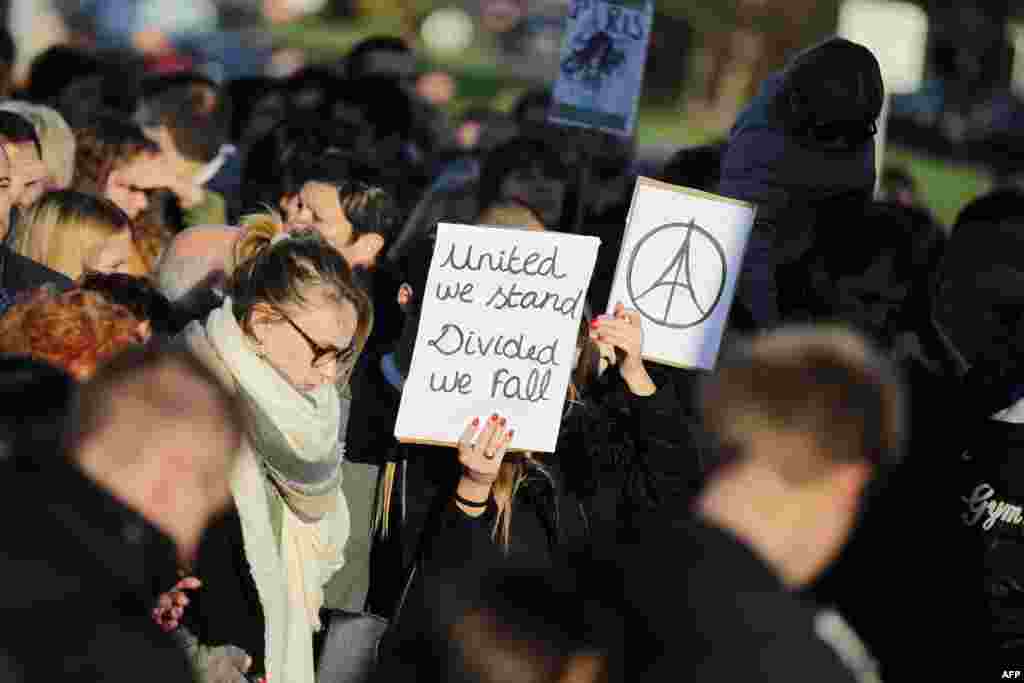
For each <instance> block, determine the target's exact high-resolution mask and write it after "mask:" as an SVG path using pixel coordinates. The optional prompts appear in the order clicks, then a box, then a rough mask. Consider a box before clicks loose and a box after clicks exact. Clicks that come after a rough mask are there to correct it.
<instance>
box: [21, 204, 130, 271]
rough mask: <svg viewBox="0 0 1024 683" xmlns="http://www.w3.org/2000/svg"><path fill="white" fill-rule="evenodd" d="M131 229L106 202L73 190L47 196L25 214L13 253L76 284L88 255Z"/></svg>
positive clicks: (122, 216) (126, 220) (121, 216)
mask: <svg viewBox="0 0 1024 683" xmlns="http://www.w3.org/2000/svg"><path fill="white" fill-rule="evenodd" d="M131 227H132V223H131V220H130V219H129V218H128V216H127V215H126V214H125V213H124V212H123V211H122V210H121V209H119V208H117V206H115V205H114V204H113V203H112V202H110V201H107V200H106V199H100V198H98V197H94V196H92V195H88V194H84V193H81V192H74V191H72V190H58V191H56V192H47V193H46V194H44V195H43V196H42V197H40V198H39V200H38V201H37V202H36V203H35V204H33V205H32V206H30V207H29V208H28V210H27V211H26V212H25V215H24V217H23V219H22V221H21V223H20V224H19V225H18V231H17V235H16V238H15V242H14V249H15V251H17V252H18V253H19V254H21V255H22V256H25V257H27V258H30V259H32V260H33V261H36V262H38V263H42V264H43V265H45V266H46V267H47V268H50V269H51V270H56V271H57V272H59V273H63V274H64V275H66V276H68V277H69V278H71V279H72V280H75V279H77V278H78V276H80V275H81V274H82V270H83V268H82V262H83V260H84V258H85V256H86V255H87V254H89V253H90V252H91V251H92V250H93V249H95V248H96V247H97V246H99V245H100V244H101V243H102V242H103V241H104V240H106V239H109V238H110V237H113V236H114V235H116V234H118V233H120V232H121V231H123V230H131Z"/></svg>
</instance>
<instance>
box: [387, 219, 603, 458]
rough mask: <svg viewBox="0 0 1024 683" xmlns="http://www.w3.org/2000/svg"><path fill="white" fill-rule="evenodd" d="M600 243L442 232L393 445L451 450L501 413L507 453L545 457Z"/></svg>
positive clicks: (442, 228) (486, 230) (477, 230)
mask: <svg viewBox="0 0 1024 683" xmlns="http://www.w3.org/2000/svg"><path fill="white" fill-rule="evenodd" d="M600 244H601V241H600V240H599V239H598V238H596V237H585V236H580V235H568V234H562V233H555V232H543V231H527V230H516V229H511V230H507V229H502V228H491V227H477V226H467V225H449V224H441V225H439V226H438V228H437V242H436V244H435V247H434V255H433V257H432V259H431V262H430V271H429V273H428V275H427V284H426V291H425V292H424V293H423V303H422V308H421V311H420V326H419V331H418V334H417V336H416V347H415V349H414V351H413V355H412V364H411V366H410V369H409V377H408V378H407V379H406V381H405V385H404V386H403V389H402V402H401V405H400V407H399V410H398V420H397V422H396V423H395V437H396V438H397V439H398V440H399V441H403V442H416V443H430V444H440V445H453V444H455V443H457V442H458V439H459V436H460V435H461V434H462V432H463V430H464V429H465V428H466V425H467V424H468V423H469V422H470V421H471V420H472V419H473V418H474V417H479V418H481V420H485V419H487V418H488V417H489V416H490V415H491V414H493V413H498V414H500V415H502V416H503V417H505V418H506V419H507V420H508V422H509V424H510V425H511V426H512V428H513V429H514V430H515V436H514V438H513V441H512V444H511V448H512V449H513V450H526V451H534V452H540V453H550V452H553V451H554V450H555V443H556V441H557V440H558V429H559V425H560V423H561V417H562V409H563V407H564V405H565V399H566V390H567V389H568V385H569V375H570V373H571V372H572V368H573V364H574V362H575V360H576V340H577V337H578V334H579V325H580V318H581V316H582V314H583V307H584V305H585V302H586V297H587V288H588V287H589V286H590V277H591V275H592V274H593V272H594V264H595V262H596V261H597V249H598V247H599V246H600Z"/></svg>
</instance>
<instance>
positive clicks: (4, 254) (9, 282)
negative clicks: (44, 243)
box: [0, 244, 74, 294]
mask: <svg viewBox="0 0 1024 683" xmlns="http://www.w3.org/2000/svg"><path fill="white" fill-rule="evenodd" d="M50 282H52V283H54V284H55V285H57V289H58V290H60V291H65V290H67V289H70V288H71V287H72V286H73V285H74V282H73V281H72V280H71V279H70V278H69V277H68V276H66V275H64V274H63V273H58V272H57V271H55V270H50V269H49V268H47V267H46V266H44V265H43V264H41V263H36V262H35V261H33V260H32V259H29V258H25V257H24V256H22V255H21V254H18V253H17V252H15V251H14V250H12V249H11V248H10V247H8V246H5V245H2V244H0V288H3V289H5V290H6V291H8V292H10V293H11V294H17V293H18V292H23V291H25V290H28V289H35V288H36V287H41V286H43V285H45V284H47V283H50Z"/></svg>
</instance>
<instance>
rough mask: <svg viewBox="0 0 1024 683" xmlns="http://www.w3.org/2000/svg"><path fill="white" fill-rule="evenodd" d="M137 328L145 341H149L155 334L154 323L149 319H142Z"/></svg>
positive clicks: (140, 336)
mask: <svg viewBox="0 0 1024 683" xmlns="http://www.w3.org/2000/svg"><path fill="white" fill-rule="evenodd" d="M135 329H136V330H137V331H138V334H139V338H140V339H142V341H143V343H145V342H148V341H149V338H150V337H152V336H153V324H152V323H151V322H150V321H148V320H143V321H141V322H140V323H139V326H138V327H136V328H135Z"/></svg>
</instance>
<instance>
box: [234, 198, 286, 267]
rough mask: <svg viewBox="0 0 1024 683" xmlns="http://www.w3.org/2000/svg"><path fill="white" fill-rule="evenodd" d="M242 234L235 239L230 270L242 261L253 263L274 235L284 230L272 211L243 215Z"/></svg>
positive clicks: (277, 216) (269, 243)
mask: <svg viewBox="0 0 1024 683" xmlns="http://www.w3.org/2000/svg"><path fill="white" fill-rule="evenodd" d="M240 225H241V227H242V234H241V236H240V237H239V238H238V239H237V240H235V248H234V254H233V256H234V262H233V264H232V271H234V269H235V268H237V267H238V266H240V265H242V264H243V263H250V264H252V263H255V261H256V257H257V256H259V255H260V254H261V253H263V252H264V251H266V250H267V249H269V248H270V245H271V243H272V242H273V241H274V237H276V236H277V235H279V234H282V233H284V232H285V227H284V221H282V220H281V216H279V215H278V214H277V213H275V212H273V211H268V212H266V213H253V214H249V215H247V216H243V217H242V220H241V223H240Z"/></svg>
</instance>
